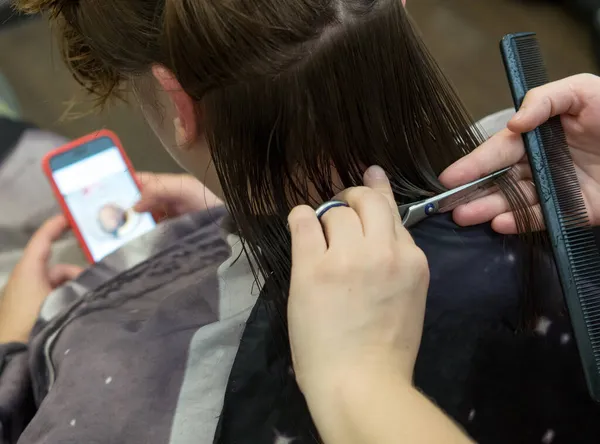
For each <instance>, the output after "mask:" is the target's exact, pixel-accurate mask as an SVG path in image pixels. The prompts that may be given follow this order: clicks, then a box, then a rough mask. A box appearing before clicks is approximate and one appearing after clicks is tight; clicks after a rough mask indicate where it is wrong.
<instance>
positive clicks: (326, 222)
mask: <svg viewBox="0 0 600 444" xmlns="http://www.w3.org/2000/svg"><path fill="white" fill-rule="evenodd" d="M321 224H322V225H323V230H324V232H325V239H326V240H327V245H328V247H329V249H332V248H335V249H338V248H348V247H351V246H352V245H354V244H355V243H356V242H357V241H358V240H359V239H363V238H364V233H363V227H362V224H361V222H360V218H359V217H358V214H357V213H356V211H354V210H353V209H352V208H349V207H335V208H332V209H330V210H329V211H327V212H326V213H325V214H324V215H323V216H321Z"/></svg>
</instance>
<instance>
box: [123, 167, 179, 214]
mask: <svg viewBox="0 0 600 444" xmlns="http://www.w3.org/2000/svg"><path fill="white" fill-rule="evenodd" d="M137 178H138V181H139V183H140V191H141V194H140V200H139V201H138V202H137V203H136V204H135V205H134V206H133V210H134V211H136V212H138V213H144V212H147V211H154V210H156V209H157V207H158V206H160V205H164V204H166V203H168V202H169V201H171V200H172V199H173V198H174V197H176V194H177V190H179V191H181V188H182V183H181V180H182V178H181V177H180V176H179V175H168V174H161V175H158V174H154V173H137ZM174 195H175V196H174Z"/></svg>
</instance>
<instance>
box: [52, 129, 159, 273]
mask: <svg viewBox="0 0 600 444" xmlns="http://www.w3.org/2000/svg"><path fill="white" fill-rule="evenodd" d="M50 169H51V171H52V176H53V178H54V181H55V183H56V185H57V187H58V190H59V192H60V193H61V195H62V196H63V198H64V200H65V202H66V204H67V206H68V207H69V211H70V212H71V215H72V217H73V219H74V220H75V223H76V224H77V227H78V228H79V231H80V233H81V235H82V237H83V240H84V242H85V244H86V245H87V248H88V249H89V251H90V253H91V255H92V258H93V259H94V262H98V261H99V260H101V259H102V258H104V257H105V256H106V255H108V254H110V253H112V252H113V251H115V250H117V249H118V248H120V247H121V246H122V245H124V244H126V243H127V242H129V241H131V240H132V239H134V238H136V237H138V236H140V235H142V234H145V233H147V232H149V231H151V230H152V229H153V228H154V227H155V226H156V223H155V221H154V219H153V217H152V215H151V214H150V213H144V214H138V213H136V212H134V211H133V210H131V207H132V206H133V205H134V204H135V203H136V202H137V201H138V200H139V198H140V191H139V189H138V187H137V184H136V183H135V181H134V179H133V177H132V176H131V172H130V171H129V169H128V167H127V163H126V162H125V159H123V156H122V155H121V151H120V150H119V148H117V147H116V146H115V143H114V142H113V140H112V139H111V138H110V137H100V138H98V139H95V140H92V141H90V142H88V143H86V144H83V145H79V146H78V147H75V148H73V149H72V150H69V151H66V152H64V153H61V154H58V155H56V156H53V157H52V158H51V159H50Z"/></svg>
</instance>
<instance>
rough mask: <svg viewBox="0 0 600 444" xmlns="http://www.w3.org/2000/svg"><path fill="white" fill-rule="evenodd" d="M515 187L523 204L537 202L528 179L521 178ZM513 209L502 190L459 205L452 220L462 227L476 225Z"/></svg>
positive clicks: (535, 194) (531, 183)
mask: <svg viewBox="0 0 600 444" xmlns="http://www.w3.org/2000/svg"><path fill="white" fill-rule="evenodd" d="M516 187H517V188H518V189H519V191H520V193H519V194H521V195H522V196H523V197H524V198H525V202H524V205H527V206H531V205H534V204H536V203H537V202H538V196H537V193H536V191H535V186H534V184H533V182H531V181H530V180H522V181H520V182H518V183H517V185H516ZM511 210H513V208H511V206H510V204H509V202H508V200H507V199H506V196H505V195H504V193H502V192H499V191H498V192H496V193H493V194H490V195H488V196H484V197H482V198H480V199H476V200H474V201H472V202H469V203H468V204H465V205H461V206H460V207H457V208H456V209H455V210H454V213H453V218H454V221H455V222H456V223H457V224H458V225H461V226H463V227H465V226H469V225H478V224H482V223H485V222H488V221H491V220H492V219H494V218H495V217H496V216H498V215H500V214H503V213H506V212H509V211H511Z"/></svg>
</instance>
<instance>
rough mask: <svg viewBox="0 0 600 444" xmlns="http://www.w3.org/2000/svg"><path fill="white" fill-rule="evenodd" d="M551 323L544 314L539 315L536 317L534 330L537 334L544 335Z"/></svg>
mask: <svg viewBox="0 0 600 444" xmlns="http://www.w3.org/2000/svg"><path fill="white" fill-rule="evenodd" d="M551 325H552V321H551V320H550V319H548V318H547V317H546V316H541V317H540V319H538V322H537V325H536V326H535V331H536V333H537V334H538V335H541V336H546V335H547V334H548V330H549V329H550V326H551Z"/></svg>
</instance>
